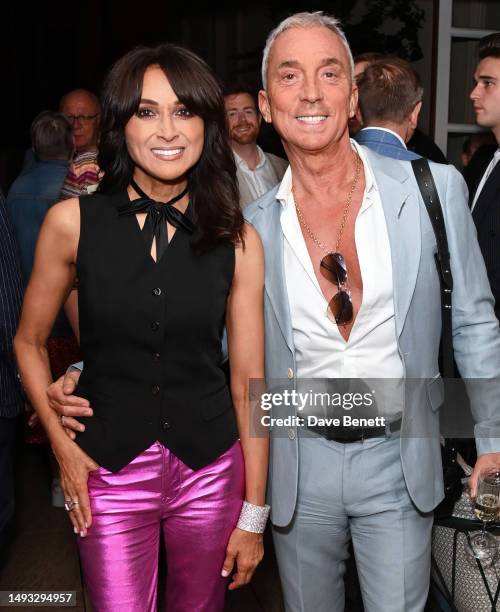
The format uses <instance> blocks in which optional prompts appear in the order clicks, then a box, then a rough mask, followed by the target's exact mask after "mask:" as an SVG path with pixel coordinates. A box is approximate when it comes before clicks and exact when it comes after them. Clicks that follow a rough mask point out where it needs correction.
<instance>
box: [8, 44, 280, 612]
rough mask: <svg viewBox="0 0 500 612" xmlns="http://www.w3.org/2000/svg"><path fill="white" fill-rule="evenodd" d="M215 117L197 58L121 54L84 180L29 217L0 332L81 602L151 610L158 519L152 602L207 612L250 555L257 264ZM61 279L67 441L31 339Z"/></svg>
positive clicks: (160, 50) (261, 517) (261, 484)
mask: <svg viewBox="0 0 500 612" xmlns="http://www.w3.org/2000/svg"><path fill="white" fill-rule="evenodd" d="M225 129H226V128H225V119H224V104H223V97H222V92H221V89H220V87H219V84H218V82H217V80H216V78H215V77H214V75H213V74H212V72H211V71H210V69H209V68H208V66H207V65H206V64H205V63H204V62H203V61H202V60H201V59H200V58H199V57H197V56H196V55H194V54H193V53H191V52H190V51H188V50H186V49H183V48H181V47H177V46H174V45H169V44H165V45H161V46H159V47H157V48H154V49H150V48H138V49H135V50H133V51H131V52H130V53H128V54H127V55H125V56H124V57H123V58H122V59H120V60H119V61H118V62H117V63H116V64H115V66H114V67H113V68H112V70H111V72H110V74H109V76H108V78H107V81H106V83H105V87H104V94H103V113H102V137H101V142H100V154H99V165H100V167H101V168H102V169H103V171H104V179H103V180H102V182H101V185H100V187H99V191H98V193H96V194H94V195H90V196H86V197H82V198H80V199H79V200H78V199H71V200H66V201H64V202H60V203H59V204H56V205H55V206H53V207H52V208H51V210H50V211H49V213H48V215H47V218H46V221H45V223H44V225H43V228H42V231H41V235H40V239H39V244H38V247H37V255H36V260H35V266H34V271H33V275H32V277H31V281H30V284H29V286H28V289H27V292H26V297H25V302H24V307H23V315H22V321H21V325H20V328H19V331H18V334H17V336H16V341H15V347H16V353H17V357H18V361H19V367H20V371H21V375H22V378H23V382H24V385H25V387H26V390H27V392H28V395H29V397H30V399H31V401H32V403H33V405H34V406H35V407H36V410H37V412H38V413H39V415H40V419H41V421H42V423H43V424H44V426H45V428H46V431H47V433H48V435H49V438H50V441H51V444H52V448H53V450H54V454H55V456H56V458H57V460H58V462H59V465H60V468H61V484H62V487H63V490H64V493H65V499H66V509H67V510H68V513H69V516H70V518H71V521H72V523H73V526H74V530H75V533H77V534H78V536H79V537H78V544H79V548H80V554H81V559H82V564H83V569H84V574H85V578H86V583H87V587H88V591H89V594H90V599H91V601H92V605H93V609H94V610H95V611H96V612H98V611H106V612H111V611H113V610H120V611H121V610H127V612H134V611H137V612H139V611H140V612H147V611H153V610H156V582H157V563H158V547H159V542H160V533H161V532H162V533H163V537H164V541H165V547H166V552H167V563H168V578H167V589H166V591H167V600H168V609H169V612H197V611H199V612H201V611H204V612H212V611H213V612H215V611H220V610H222V609H223V606H224V592H225V585H226V583H227V576H228V575H229V574H230V573H231V571H232V569H233V565H236V568H237V571H236V574H234V576H233V579H232V582H231V584H230V585H229V588H230V589H233V588H237V587H239V586H241V585H242V584H245V583H246V582H248V581H249V580H250V578H251V575H252V573H253V571H254V569H255V567H256V565H257V564H258V563H259V561H260V559H261V558H262V554H263V547H262V532H263V530H264V526H265V523H266V520H267V515H268V512H269V507H268V506H266V505H265V503H264V496H265V486H266V474H267V453H268V442H267V439H266V438H264V437H255V436H254V437H251V436H250V400H249V379H251V378H263V376H264V363H263V362H264V357H263V352H264V349H263V327H264V324H263V284H264V270H263V268H264V262H263V254H262V247H261V244H260V240H259V238H258V235H257V233H256V232H255V230H253V228H252V227H251V226H248V225H245V224H244V222H243V218H242V215H241V212H240V209H239V205H238V193H237V186H236V178H235V167H234V161H233V157H232V154H231V151H230V149H229V146H228V144H227V141H226V133H225ZM75 276H77V277H78V281H79V315H80V337H81V349H82V353H83V356H84V360H85V370H84V371H83V373H82V375H81V377H80V380H79V385H78V390H77V391H76V393H77V394H78V395H81V396H83V397H85V398H86V399H87V400H89V402H90V404H91V406H92V408H93V415H92V416H91V417H88V418H86V419H84V421H85V429H84V431H83V432H80V433H78V434H77V437H76V440H75V441H72V440H71V439H70V438H69V437H68V436H66V434H65V433H64V429H63V427H62V424H61V422H60V421H59V420H58V418H57V416H56V413H55V412H53V411H52V409H51V408H50V407H49V405H48V402H47V397H46V389H47V387H48V385H49V384H50V373H49V368H48V362H47V356H46V349H45V342H46V338H47V335H48V333H49V331H50V327H51V325H52V323H53V320H54V317H55V314H56V313H57V311H58V309H59V308H60V306H61V304H62V303H63V301H64V299H65V297H66V295H67V293H68V292H69V291H70V289H71V287H72V286H73V282H74V279H75ZM224 325H225V326H226V329H227V338H228V352H229V360H230V364H231V377H230V389H229V388H228V386H227V384H226V380H225V376H224V372H223V370H222V368H221V364H222V361H223V357H222V348H221V347H222V335H223V330H224ZM233 408H234V409H233Z"/></svg>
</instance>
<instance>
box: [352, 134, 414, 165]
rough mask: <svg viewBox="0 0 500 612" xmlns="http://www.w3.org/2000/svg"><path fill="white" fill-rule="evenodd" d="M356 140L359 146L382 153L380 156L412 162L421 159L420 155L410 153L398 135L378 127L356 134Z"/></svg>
mask: <svg viewBox="0 0 500 612" xmlns="http://www.w3.org/2000/svg"><path fill="white" fill-rule="evenodd" d="M354 139H355V140H356V142H358V143H359V144H361V145H365V147H368V148H369V149H371V150H372V151H375V153H380V155H385V156H386V157H392V158H393V159H403V160H406V161H410V160H412V159H419V158H420V157H421V156H420V155H418V153H414V152H413V151H408V149H407V148H406V147H404V146H403V144H402V142H401V141H400V140H399V138H398V137H397V136H396V135H394V134H391V133H390V132H387V131H386V130H381V129H379V128H376V127H369V128H363V129H362V130H360V131H359V132H358V133H357V134H356V136H355V137H354Z"/></svg>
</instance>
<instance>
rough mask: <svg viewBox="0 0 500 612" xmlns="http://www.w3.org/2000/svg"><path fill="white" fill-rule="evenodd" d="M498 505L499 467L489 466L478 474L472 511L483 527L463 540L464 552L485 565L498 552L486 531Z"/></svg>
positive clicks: (499, 500)
mask: <svg viewBox="0 0 500 612" xmlns="http://www.w3.org/2000/svg"><path fill="white" fill-rule="evenodd" d="M499 505H500V469H499V468H489V469H487V470H485V471H483V472H481V474H480V475H479V478H478V483H477V492H476V499H475V500H474V512H475V514H476V516H477V518H478V519H479V520H480V521H483V528H482V530H481V531H480V532H477V533H475V534H473V535H472V536H470V538H468V539H467V541H466V542H465V552H466V553H467V554H468V555H469V557H471V558H473V559H477V560H478V561H481V563H482V564H483V565H484V566H485V567H487V566H488V565H490V564H491V563H492V562H493V561H494V559H495V558H496V556H497V554H498V543H497V541H496V539H495V537H494V536H493V535H492V534H491V533H488V532H487V531H486V525H487V524H488V523H492V522H493V521H494V520H495V518H496V516H497V514H498V509H499Z"/></svg>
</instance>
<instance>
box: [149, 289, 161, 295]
mask: <svg viewBox="0 0 500 612" xmlns="http://www.w3.org/2000/svg"><path fill="white" fill-rule="evenodd" d="M151 293H152V294H153V295H154V296H155V297H158V296H160V295H161V289H160V287H155V288H154V289H153V290H152V292H151Z"/></svg>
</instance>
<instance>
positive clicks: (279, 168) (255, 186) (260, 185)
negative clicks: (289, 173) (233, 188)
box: [233, 146, 288, 209]
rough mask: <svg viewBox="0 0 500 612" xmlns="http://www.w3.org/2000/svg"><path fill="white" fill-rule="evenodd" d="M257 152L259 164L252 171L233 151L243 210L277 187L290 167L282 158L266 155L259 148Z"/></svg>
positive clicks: (270, 154)
mask: <svg viewBox="0 0 500 612" xmlns="http://www.w3.org/2000/svg"><path fill="white" fill-rule="evenodd" d="M257 150H258V153H259V163H258V164H257V166H256V167H255V169H254V170H251V169H250V168H249V167H248V164H247V163H246V161H245V160H244V159H243V158H241V157H240V156H239V155H238V154H237V153H235V152H234V151H233V154H234V159H235V161H236V177H237V179H238V187H239V190H240V206H241V208H242V209H244V208H245V206H246V205H247V204H250V202H253V201H254V200H257V198H260V196H262V195H264V194H265V193H267V192H268V191H269V190H270V189H272V188H273V187H275V186H276V185H277V184H278V183H279V182H280V181H281V179H282V178H283V175H284V174H285V170H286V169H287V167H288V162H287V161H285V160H284V159H281V157H278V156H277V155H273V154H272V153H264V151H263V150H262V149H261V148H260V147H259V146H257Z"/></svg>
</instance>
